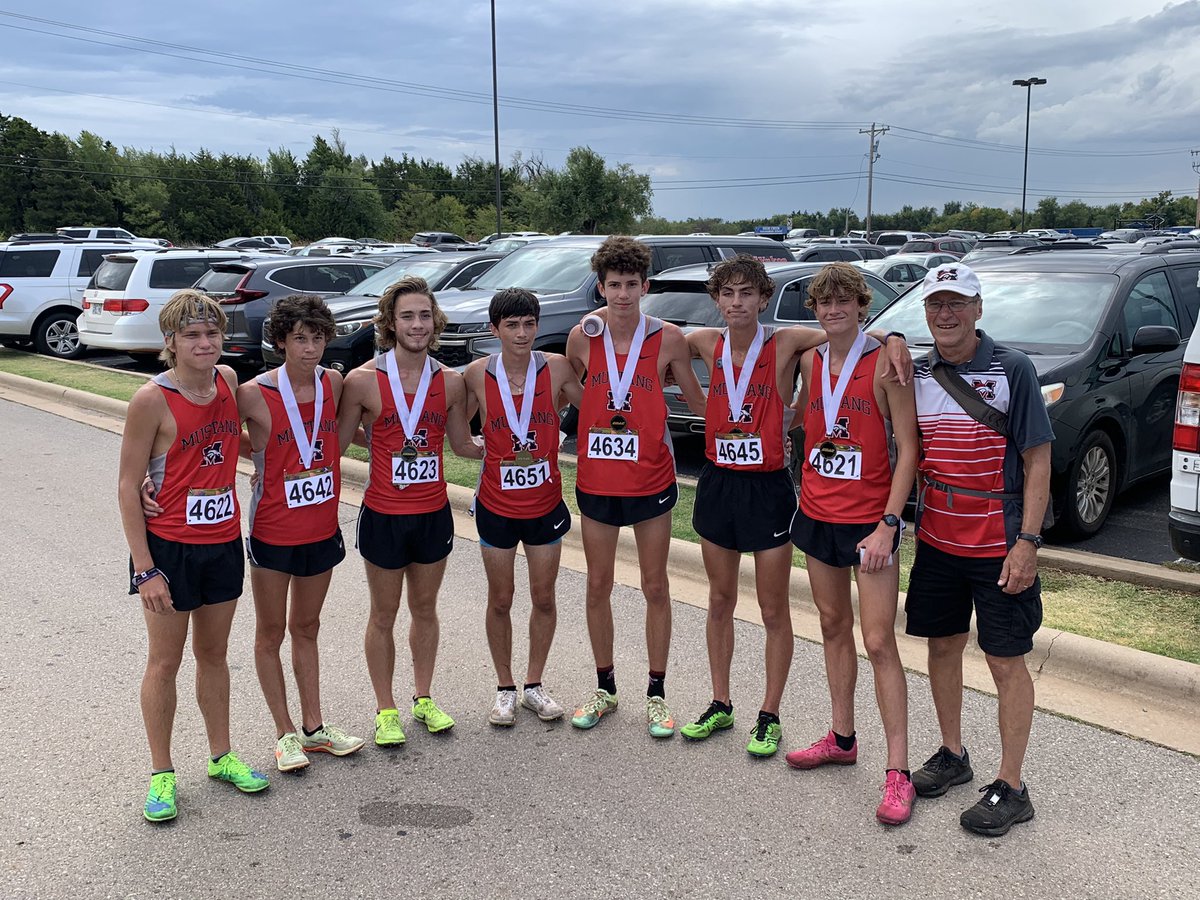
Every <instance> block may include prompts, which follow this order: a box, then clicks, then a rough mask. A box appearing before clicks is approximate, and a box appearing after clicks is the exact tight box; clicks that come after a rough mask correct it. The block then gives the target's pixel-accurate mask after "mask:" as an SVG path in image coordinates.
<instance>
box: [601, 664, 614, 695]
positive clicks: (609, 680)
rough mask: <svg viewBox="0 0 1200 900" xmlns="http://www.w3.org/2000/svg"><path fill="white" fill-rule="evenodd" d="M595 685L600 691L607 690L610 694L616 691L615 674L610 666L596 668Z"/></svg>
mask: <svg viewBox="0 0 1200 900" xmlns="http://www.w3.org/2000/svg"><path fill="white" fill-rule="evenodd" d="M596 687H598V688H600V690H602V691H608V692H609V693H610V694H615V693H616V692H617V676H616V675H615V674H614V673H613V667H612V666H605V667H604V668H603V669H597V670H596Z"/></svg>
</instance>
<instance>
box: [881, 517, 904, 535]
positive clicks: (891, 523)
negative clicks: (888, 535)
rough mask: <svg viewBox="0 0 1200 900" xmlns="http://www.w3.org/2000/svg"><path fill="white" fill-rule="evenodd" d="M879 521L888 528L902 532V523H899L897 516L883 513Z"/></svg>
mask: <svg viewBox="0 0 1200 900" xmlns="http://www.w3.org/2000/svg"><path fill="white" fill-rule="evenodd" d="M880 521H881V522H883V524H884V525H887V526H888V527H889V528H899V529H900V530H902V531H903V530H904V522H903V521H901V519H900V517H899V516H893V515H892V514H891V513H884V514H883V518H882V519H881V520H880Z"/></svg>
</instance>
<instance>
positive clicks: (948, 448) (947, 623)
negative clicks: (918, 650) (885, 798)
mask: <svg viewBox="0 0 1200 900" xmlns="http://www.w3.org/2000/svg"><path fill="white" fill-rule="evenodd" d="M921 299H922V302H923V303H924V305H925V321H926V323H927V324H928V326H929V331H930V333H931V334H932V336H933V343H934V349H933V351H932V352H931V353H930V354H929V358H928V360H927V361H926V362H924V363H923V364H922V365H921V366H919V367H918V368H917V370H916V372H915V379H914V383H915V385H916V398H917V422H918V425H919V427H920V431H921V462H920V464H919V467H918V484H919V500H918V512H917V556H916V561H915V562H914V563H913V568H912V574H911V577H910V580H909V587H908V600H907V602H906V605H905V609H906V611H907V613H908V625H907V630H908V633H909V634H912V635H916V636H918V637H924V638H928V639H929V681H930V688H931V689H932V691H933V702H934V706H935V707H936V708H937V715H938V724H939V725H940V727H941V731H942V746H941V747H940V748H938V751H937V752H936V753H935V754H934V755H933V756H932V757H930V759H929V761H928V762H927V763H925V765H924V767H922V768H921V769H920V770H919V771H916V772H914V773H913V775H912V781H913V785H914V787H915V788H916V790H917V794H918V795H920V796H922V797H939V796H941V795H942V794H944V793H946V791H947V790H949V789H950V788H951V787H952V786H954V785H959V784H965V783H967V782H969V781H970V780H971V779H972V778H974V772H973V771H972V770H971V762H970V757H969V756H968V754H967V750H966V748H965V747H964V746H963V743H962V729H961V718H962V654H963V650H964V649H965V648H966V645H967V638H968V635H969V632H970V627H971V614H972V612H974V614H975V618H976V629H977V631H978V633H979V646H980V649H982V650H983V652H984V654H985V655H986V657H987V662H988V667H989V668H990V669H991V673H992V678H993V679H994V680H995V682H996V691H997V693H998V695H999V700H1000V745H1001V758H1000V768H999V772H998V774H997V777H996V778H995V780H993V781H992V782H991V783H990V784H989V785H988V786H987V787H985V788H983V789H982V790H981V793H982V794H983V798H982V799H981V800H980V801H979V802H978V803H976V804H975V805H974V806H972V807H970V808H969V809H967V810H966V811H965V812H964V813H963V814H962V816H961V819H960V821H961V823H962V826H963V827H964V828H966V829H967V830H968V831H972V832H975V833H977V834H983V835H988V836H991V837H998V836H999V835H1002V834H1005V833H1006V832H1007V831H1008V830H1009V828H1011V827H1012V826H1013V825H1014V824H1016V823H1018V822H1027V821H1029V820H1030V819H1032V818H1033V804H1032V803H1031V802H1030V798H1029V790H1028V788H1027V787H1026V786H1025V784H1024V782H1023V781H1022V780H1021V766H1022V763H1023V761H1024V758H1025V750H1026V747H1027V745H1028V743H1029V731H1030V727H1031V725H1032V723H1033V681H1032V679H1031V678H1030V676H1029V670H1028V669H1027V668H1026V665H1025V654H1027V653H1028V652H1029V651H1030V650H1032V649H1033V635H1034V632H1036V631H1037V629H1038V627H1039V626H1040V625H1041V622H1042V601H1041V585H1040V583H1039V581H1038V577H1037V551H1038V548H1039V547H1041V545H1042V537H1041V528H1042V521H1043V517H1044V515H1045V511H1046V503H1047V500H1048V498H1049V493H1050V441H1052V440H1053V439H1054V434H1053V432H1052V430H1051V427H1050V417H1049V415H1048V414H1047V412H1046V404H1045V402H1044V401H1043V400H1042V394H1041V388H1040V386H1039V384H1038V379H1037V373H1036V372H1035V371H1034V368H1033V364H1032V363H1031V362H1030V361H1029V358H1028V357H1027V356H1025V354H1023V353H1021V352H1020V351H1018V350H1013V349H1011V348H1009V347H1003V346H1000V345H999V344H997V343H996V342H995V341H993V340H992V339H991V338H990V337H988V335H987V334H986V333H985V332H984V331H983V330H982V329H979V328H976V323H977V322H978V321H979V319H980V318H981V317H982V316H983V304H984V301H983V297H982V295H981V288H980V285H979V277H978V276H977V275H976V274H975V273H974V272H973V271H971V270H970V269H969V268H967V267H966V266H964V265H962V264H961V263H949V264H947V265H942V266H938V267H937V268H935V269H931V270H930V271H929V273H928V274H927V275H926V276H925V282H924V284H923V285H922V287H921Z"/></svg>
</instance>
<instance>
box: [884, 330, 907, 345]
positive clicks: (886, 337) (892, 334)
mask: <svg viewBox="0 0 1200 900" xmlns="http://www.w3.org/2000/svg"><path fill="white" fill-rule="evenodd" d="M894 337H898V338H900V340H902V341H904V343H906V344H907V343H908V338H906V337H905V336H904V335H903V334H901V333H900V332H899V331H889V332H888V333H887V334H885V335H884V336H883V342H884V343H885V344H886V343H887V342H888V340H889V339H891V338H894Z"/></svg>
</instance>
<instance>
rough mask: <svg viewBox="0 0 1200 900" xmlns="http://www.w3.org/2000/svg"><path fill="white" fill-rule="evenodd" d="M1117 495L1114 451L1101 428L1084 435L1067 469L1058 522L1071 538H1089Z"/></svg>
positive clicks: (1103, 520) (1107, 512)
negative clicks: (1065, 485)
mask: <svg viewBox="0 0 1200 900" xmlns="http://www.w3.org/2000/svg"><path fill="white" fill-rule="evenodd" d="M1116 496H1117V452H1116V450H1115V449H1113V443H1112V439H1111V438H1109V436H1108V435H1107V434H1105V433H1104V432H1103V431H1099V430H1097V431H1093V432H1091V433H1090V434H1088V435H1087V437H1086V438H1084V441H1083V443H1082V444H1081V445H1080V447H1079V452H1078V453H1076V454H1075V459H1074V461H1073V462H1072V463H1071V468H1070V470H1068V472H1067V487H1066V492H1065V494H1064V496H1063V498H1062V504H1061V513H1062V514H1061V516H1060V518H1059V522H1058V525H1059V526H1060V528H1061V530H1062V531H1063V532H1064V533H1065V534H1066V535H1068V536H1070V537H1090V536H1092V535H1093V534H1095V533H1096V532H1098V531H1099V530H1100V529H1101V528H1102V527H1103V526H1104V522H1105V521H1106V520H1107V519H1108V514H1109V511H1110V510H1111V509H1112V505H1113V500H1114V499H1115V498H1116Z"/></svg>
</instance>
